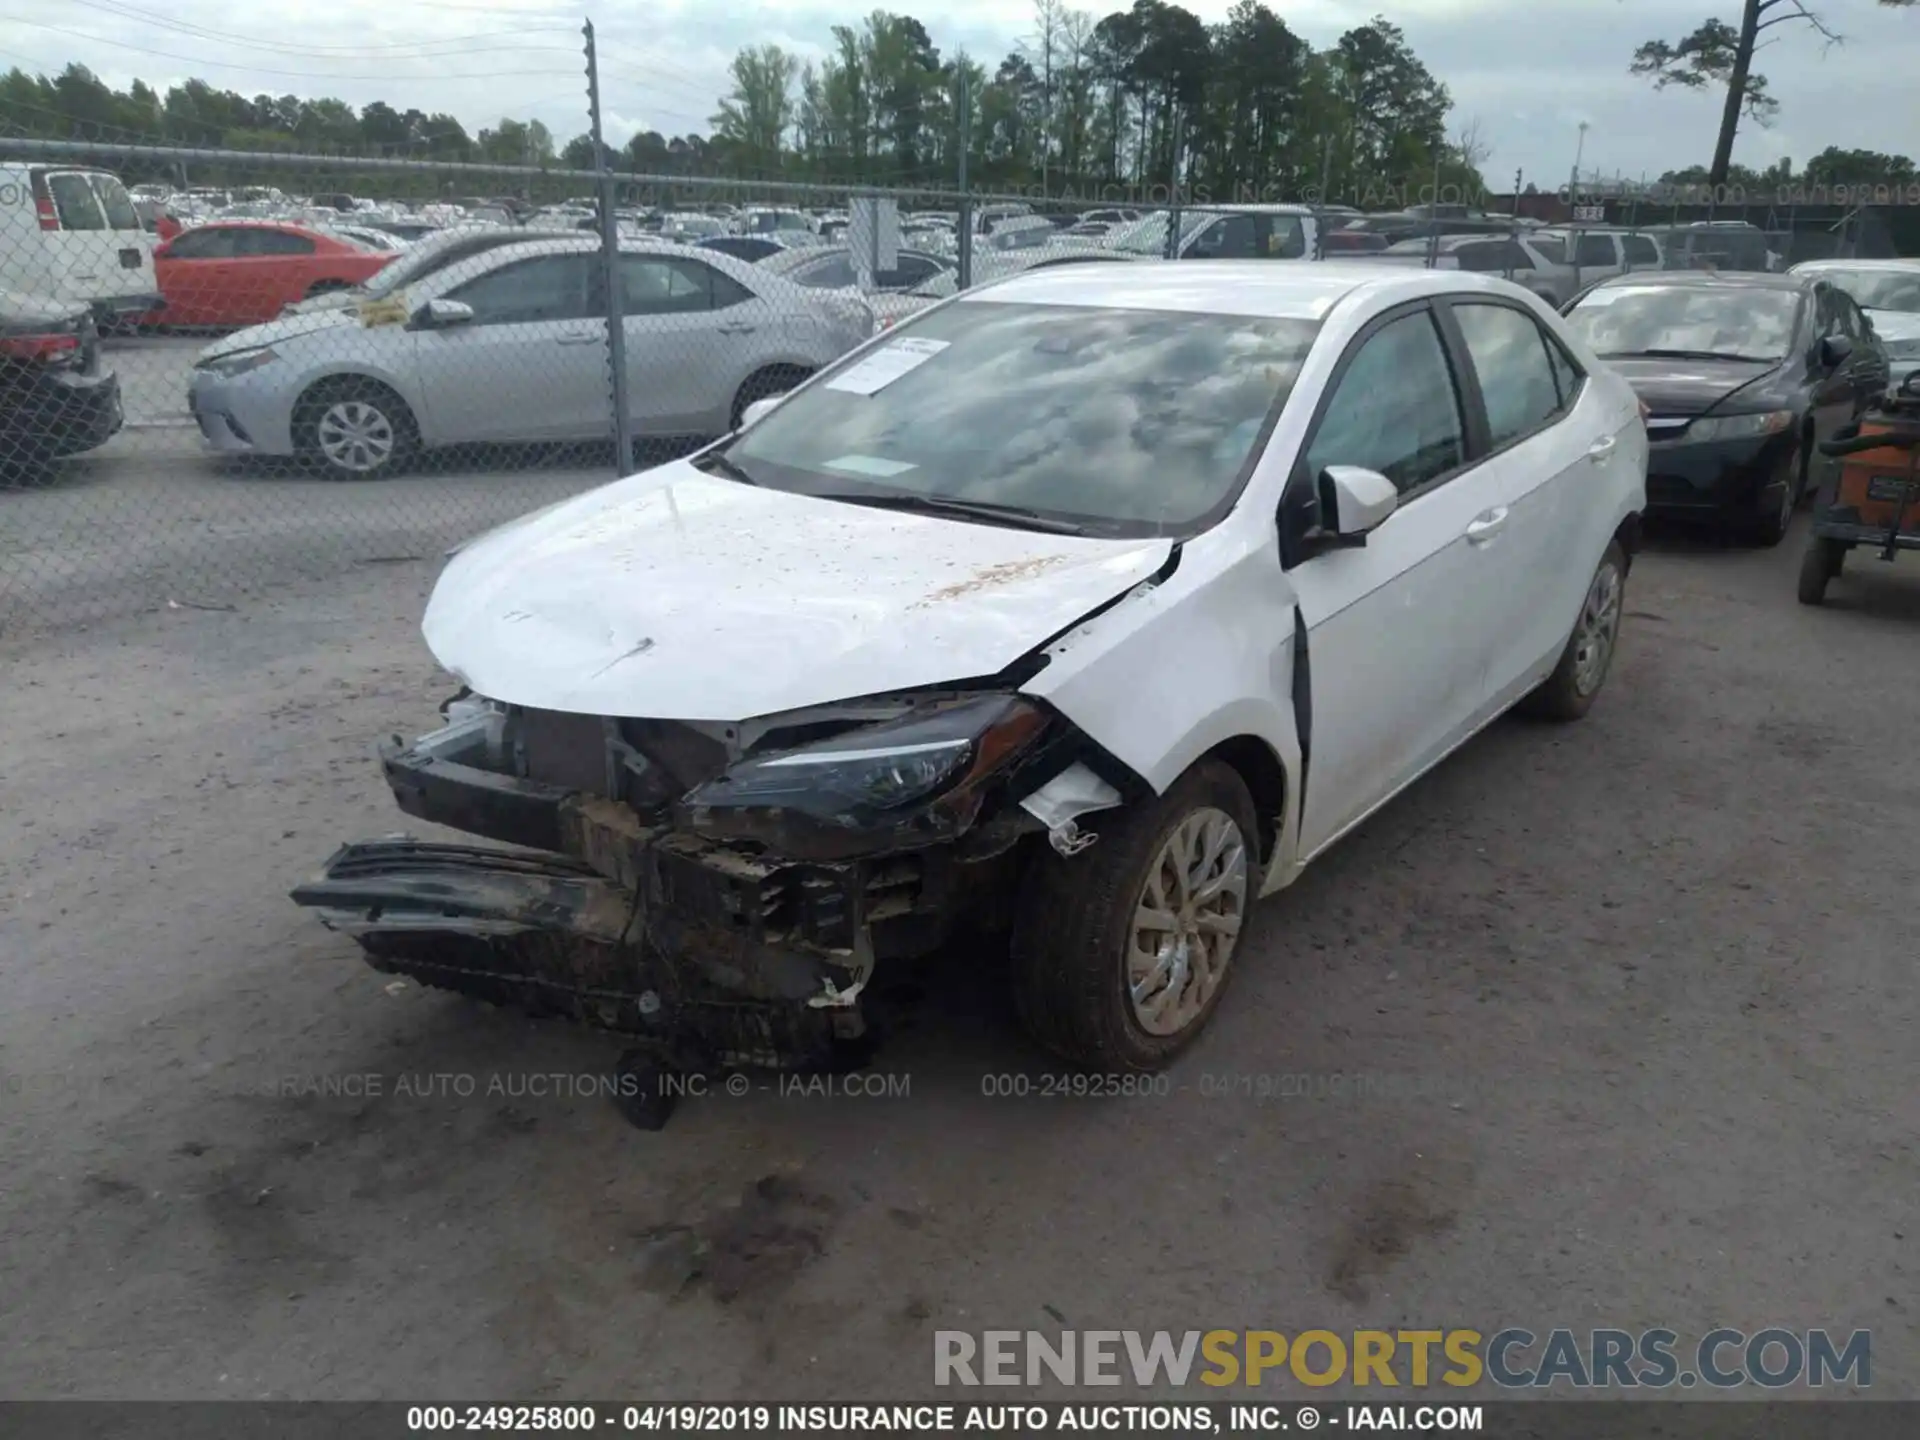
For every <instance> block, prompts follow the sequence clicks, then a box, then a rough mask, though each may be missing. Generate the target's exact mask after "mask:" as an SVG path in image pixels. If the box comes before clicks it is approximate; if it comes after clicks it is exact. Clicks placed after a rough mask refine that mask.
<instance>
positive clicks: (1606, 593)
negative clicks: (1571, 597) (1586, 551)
mask: <svg viewBox="0 0 1920 1440" xmlns="http://www.w3.org/2000/svg"><path fill="white" fill-rule="evenodd" d="M1609 573H1611V577H1612V579H1611V583H1609V582H1608V576H1609ZM1626 603H1627V554H1626V551H1624V550H1622V549H1621V548H1620V542H1619V541H1618V540H1615V541H1612V542H1611V543H1610V544H1609V545H1608V546H1607V551H1606V554H1604V555H1602V556H1601V557H1600V563H1599V564H1598V565H1597V566H1595V567H1594V571H1593V578H1592V579H1591V580H1589V581H1588V582H1587V593H1586V596H1585V598H1584V599H1582V600H1581V602H1580V615H1579V618H1578V619H1576V620H1575V621H1574V622H1573V633H1572V634H1571V635H1569V636H1568V637H1567V648H1566V649H1564V650H1562V651H1561V652H1560V662H1559V663H1558V664H1557V665H1555V666H1554V667H1553V673H1552V674H1551V675H1549V676H1547V678H1546V679H1545V680H1544V681H1542V682H1541V684H1540V686H1539V688H1538V689H1536V690H1534V691H1533V692H1532V693H1531V694H1529V695H1528V696H1527V697H1526V699H1524V700H1522V701H1521V702H1520V706H1519V708H1520V709H1521V711H1523V712H1524V713H1525V714H1528V715H1532V716H1535V717H1537V718H1539V719H1542V720H1557V721H1568V720H1578V719H1580V718H1581V717H1582V716H1584V715H1585V714H1586V713H1587V711H1589V710H1591V709H1592V708H1593V702H1594V701H1595V700H1597V699H1599V698H1600V690H1601V688H1602V687H1603V686H1604V685H1605V684H1606V683H1607V674H1608V672H1609V671H1610V670H1611V669H1612V668H1613V657H1614V653H1615V651H1616V650H1618V649H1619V644H1620V617H1621V615H1622V614H1623V613H1624V612H1625V609H1626ZM1595 645H1598V646H1599V647H1600V648H1599V652H1598V654H1597V656H1596V655H1595V654H1594V653H1593V649H1592V647H1593V646H1595Z"/></svg>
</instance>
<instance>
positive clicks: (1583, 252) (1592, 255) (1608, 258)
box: [1573, 235, 1620, 266]
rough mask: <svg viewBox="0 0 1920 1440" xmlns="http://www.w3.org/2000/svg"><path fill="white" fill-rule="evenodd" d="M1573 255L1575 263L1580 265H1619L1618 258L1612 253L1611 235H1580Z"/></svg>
mask: <svg viewBox="0 0 1920 1440" xmlns="http://www.w3.org/2000/svg"><path fill="white" fill-rule="evenodd" d="M1573 253H1574V261H1575V263H1576V264H1580V265H1594V266H1610V265H1618V264H1619V263H1620V257H1619V256H1618V255H1617V254H1615V253H1614V249H1613V237H1612V236H1611V235H1582V236H1581V237H1580V244H1579V246H1578V248H1576V249H1575V251H1574V252H1573Z"/></svg>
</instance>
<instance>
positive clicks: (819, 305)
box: [188, 236, 876, 479]
mask: <svg viewBox="0 0 1920 1440" xmlns="http://www.w3.org/2000/svg"><path fill="white" fill-rule="evenodd" d="M598 245H599V242H598V241H597V240H596V239H594V238H592V237H588V236H582V237H580V238H578V239H573V238H566V239H549V240H536V241H530V242H527V243H525V244H518V245H505V246H502V247H500V248H499V249H496V250H490V251H487V252H486V253H484V254H480V255H475V256H472V257H470V258H469V259H466V260H463V261H461V262H459V263H457V264H454V265H451V266H448V267H447V268H446V269H444V270H441V271H437V272H435V273H434V274H432V275H429V276H427V277H425V278H424V279H422V280H421V281H420V282H419V283H418V284H416V285H412V286H409V287H407V288H406V289H404V290H402V291H399V292H397V293H395V294H393V295H390V296H388V297H387V298H386V299H384V300H380V301H366V302H362V303H361V304H359V305H356V306H354V307H351V308H347V309H341V310H327V311H320V312H317V313H313V314H306V315H296V316H288V317H285V318H282V319H280V320H276V321H274V322H273V323H271V324H268V325H258V326H255V327H253V328H251V329H248V330H242V331H240V332H238V333H237V334H234V335H230V336H228V337H226V338H225V339H223V340H221V341H219V342H217V343H216V344H214V345H211V346H209V347H208V348H207V349H206V350H204V351H203V352H201V355H200V358H199V360H198V361H197V362H196V364H195V367H194V373H193V379H192V381H191V382H190V384H189V387H188V404H189V408H190V409H191V410H192V412H193V415H194V418H195V419H196V420H197V421H198V423H199V425H200V429H201V433H202V434H203V435H204V436H205V437H206V439H207V442H208V443H209V444H210V445H211V446H212V447H213V448H214V449H215V450H217V451H221V452H224V453H229V454H244V455H262V456H298V457H300V458H302V459H304V460H307V461H309V462H311V463H313V464H314V465H315V466H316V467H317V468H319V469H320V470H322V471H324V472H326V473H329V474H332V475H334V476H337V477H339V478H344V479H373V478H376V477H381V476H385V475H389V474H391V473H393V472H394V471H396V470H399V469H401V468H403V467H404V466H405V465H406V464H407V463H408V462H409V461H410V460H411V459H412V458H413V457H414V456H415V455H416V454H417V453H418V452H419V451H421V450H423V449H430V448H433V447H435V446H443V445H456V444H464V443H469V442H476V441H479V442H494V441H521V440H532V441H541V440H556V441H558V440H604V439H607V438H610V437H611V436H612V434H613V422H612V418H611V416H612V408H611V396H610V394H609V386H608V384H607V343H606V342H607V323H606V311H605V299H604V291H603V286H602V282H601V276H602V273H603V271H602V263H601V259H600V257H599V255H598V253H597V251H598ZM619 273H620V290H621V309H622V313H623V315H624V316H625V325H624V327H623V328H624V332H625V337H626V349H627V373H628V391H629V395H630V397H631V402H632V413H633V420H634V428H635V431H636V433H637V436H639V437H648V438H652V437H680V436H685V437H710V436H715V435H723V434H726V433H728V432H729V431H731V430H733V429H735V428H737V427H738V425H739V423H740V417H741V415H742V413H743V412H744V411H745V409H746V407H747V406H748V405H750V404H752V403H753V402H754V401H755V400H758V399H762V398H764V397H766V396H768V395H773V394H778V393H780V392H782V391H785V390H788V389H791V388H792V387H793V386H794V385H796V384H798V383H799V382H800V381H801V380H802V379H804V378H805V377H806V376H808V375H809V374H811V373H812V372H813V371H815V370H817V369H819V368H820V367H821V366H823V365H826V364H828V363H830V362H831V361H833V360H835V359H837V358H838V357H839V356H841V355H843V354H845V353H846V352H847V351H848V350H850V349H852V348H853V347H854V346H856V345H858V344H860V343H861V342H862V341H864V340H866V339H867V338H869V337H870V336H871V335H872V334H873V333H874V330H875V327H876V320H875V316H874V312H873V310H872V309H871V308H870V307H869V306H868V305H866V304H865V303H864V302H862V301H861V300H860V299H859V298H858V297H857V296H848V295H844V294H841V293H838V292H834V291H825V290H810V289H807V288H805V287H802V286H799V285H795V284H793V283H791V282H790V281H787V280H784V279H781V278H780V277H779V276H776V275H772V274H768V273H766V272H765V271H763V270H762V269H760V268H759V267H758V266H754V265H749V264H746V263H745V262H743V261H738V260H735V259H733V258H732V257H731V256H726V255H718V254H715V253H713V252H711V251H706V250H695V249H691V248H688V247H685V246H679V245H668V244H662V243H659V242H644V241H629V242H624V243H622V245H621V254H620V272H619Z"/></svg>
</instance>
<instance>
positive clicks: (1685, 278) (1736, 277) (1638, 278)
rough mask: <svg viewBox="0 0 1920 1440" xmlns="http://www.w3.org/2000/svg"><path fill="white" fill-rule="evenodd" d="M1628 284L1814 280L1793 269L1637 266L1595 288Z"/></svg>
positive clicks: (1743, 286) (1774, 284)
mask: <svg viewBox="0 0 1920 1440" xmlns="http://www.w3.org/2000/svg"><path fill="white" fill-rule="evenodd" d="M1625 285H1640V286H1647V285H1663V286H1681V285H1685V286H1689V287H1692V288H1695V289H1713V288H1719V289H1722V290H1727V289H1737V290H1786V291H1804V290H1807V289H1810V288H1811V282H1810V281H1809V280H1808V279H1807V277H1806V276H1804V275H1794V274H1792V273H1791V272H1789V273H1787V274H1784V275H1775V274H1771V273H1768V272H1764V271H1759V270H1634V271H1631V272H1629V273H1628V274H1625V275H1614V276H1611V277H1610V278H1608V279H1605V280H1602V281H1601V282H1600V283H1599V284H1598V285H1595V286H1594V287H1593V288H1594V289H1595V290H1602V289H1605V290H1617V289H1619V288H1621V287H1622V286H1625Z"/></svg>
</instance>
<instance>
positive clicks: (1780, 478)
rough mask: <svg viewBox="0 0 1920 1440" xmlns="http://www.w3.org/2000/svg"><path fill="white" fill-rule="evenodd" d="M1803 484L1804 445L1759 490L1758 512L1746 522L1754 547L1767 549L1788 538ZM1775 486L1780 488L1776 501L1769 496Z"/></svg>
mask: <svg viewBox="0 0 1920 1440" xmlns="http://www.w3.org/2000/svg"><path fill="white" fill-rule="evenodd" d="M1806 484H1807V457H1806V449H1805V447H1804V446H1803V447H1801V448H1800V449H1797V450H1795V451H1794V452H1793V454H1791V455H1789V456H1788V457H1787V458H1786V459H1785V460H1784V461H1782V462H1781V464H1780V468H1779V470H1778V471H1777V472H1776V473H1775V475H1774V478H1773V480H1772V482H1771V483H1769V484H1768V485H1764V486H1762V487H1761V489H1760V501H1759V507H1758V510H1757V512H1756V513H1755V514H1754V515H1753V516H1752V518H1751V519H1749V521H1748V522H1747V531H1748V534H1749V535H1750V536H1751V537H1752V540H1753V543H1754V544H1756V545H1759V546H1761V547H1762V548H1763V549H1769V550H1770V549H1772V548H1773V547H1774V546H1775V545H1778V544H1779V543H1780V542H1781V541H1782V540H1784V539H1786V538H1787V531H1788V530H1790V529H1792V528H1793V512H1794V511H1796V510H1798V509H1799V508H1800V496H1801V494H1802V492H1804V491H1805V489H1806ZM1775 486H1778V487H1779V489H1780V497H1779V499H1777V500H1775V499H1773V498H1771V497H1770V495H1769V493H1768V492H1769V491H1771V490H1772V489H1773V488H1774V487H1775Z"/></svg>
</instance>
